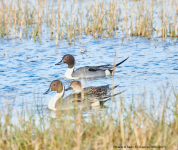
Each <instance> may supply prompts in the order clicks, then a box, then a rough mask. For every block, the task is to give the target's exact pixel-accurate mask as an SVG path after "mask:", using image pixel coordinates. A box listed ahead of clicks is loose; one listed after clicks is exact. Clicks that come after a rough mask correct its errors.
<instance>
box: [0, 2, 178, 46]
mask: <svg viewBox="0 0 178 150" xmlns="http://www.w3.org/2000/svg"><path fill="white" fill-rule="evenodd" d="M0 3H1V5H0V17H1V20H0V34H1V38H4V37H6V38H7V39H8V38H17V37H19V38H20V39H22V38H24V37H27V39H28V38H33V39H34V41H37V40H39V41H41V38H43V36H42V34H43V35H44V34H45V36H44V37H46V35H50V38H51V39H54V40H56V44H58V40H62V39H68V42H69V43H71V42H72V41H73V40H74V39H76V38H79V40H80V38H81V37H82V36H87V35H89V34H90V35H92V36H93V37H94V38H99V37H102V38H108V37H116V38H118V31H122V32H123V33H124V34H125V36H128V39H129V36H145V37H147V38H148V39H151V37H153V38H155V37H157V38H159V37H161V38H162V39H163V42H164V41H165V40H166V37H171V38H173V37H175V38H177V36H178V35H177V30H178V28H177V12H178V7H177V5H178V4H177V1H174V0H165V1H161V0H160V1H159V0H158V1H156V2H155V1H154V0H151V1H145V0H137V1H136V0H131V1H121V0H117V1H116V0H108V1H104V0H101V1H97V0H92V1H90V3H89V2H85V1H82V2H77V1H71V2H63V1H54V2H49V1H47V0H39V1H34V2H32V1H30V0H27V1H23V0H18V1H17V3H14V1H8V2H4V1H1V2H0ZM46 29H48V30H46ZM44 30H45V31H46V32H44ZM24 33H25V34H24ZM24 35H25V36H24Z"/></svg>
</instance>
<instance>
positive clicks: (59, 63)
mask: <svg viewBox="0 0 178 150" xmlns="http://www.w3.org/2000/svg"><path fill="white" fill-rule="evenodd" d="M63 63H64V62H63V60H61V61H60V62H58V63H56V64H55V65H61V64H63Z"/></svg>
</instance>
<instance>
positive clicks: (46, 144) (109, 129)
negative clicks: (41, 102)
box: [0, 90, 178, 150]
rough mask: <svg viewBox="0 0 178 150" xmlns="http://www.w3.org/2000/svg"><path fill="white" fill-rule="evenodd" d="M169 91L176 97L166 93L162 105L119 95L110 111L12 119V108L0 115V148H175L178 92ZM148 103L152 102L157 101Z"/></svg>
mask: <svg viewBox="0 0 178 150" xmlns="http://www.w3.org/2000/svg"><path fill="white" fill-rule="evenodd" d="M170 94H173V95H174V98H173V99H172V98H169V96H166V95H164V94H163V95H162V96H161V97H160V103H161V105H159V106H158V107H155V106H154V105H153V106H151V108H150V109H147V108H148V107H147V104H146V103H145V99H144V96H140V98H137V99H135V101H136V103H133V102H132V103H131V104H129V105H128V104H126V103H125V102H124V99H123V98H121V97H120V98H119V99H118V100H117V101H118V105H119V106H118V109H114V107H111V108H110V111H106V113H99V112H100V111H95V110H93V113H88V112H89V111H85V113H84V110H82V111H81V110H71V111H56V116H57V117H56V118H52V117H50V115H48V113H47V114H43V113H40V112H39V113H36V114H33V115H32V114H31V115H30V113H29V112H26V115H24V114H23V113H21V114H20V113H18V114H17V116H18V117H17V118H16V119H15V120H14V119H13V116H14V115H15V114H14V113H13V114H10V113H8V112H10V110H9V111H7V113H5V115H1V128H0V149H2V150H10V149H12V150H17V149H18V150H19V149H20V150H25V149H34V150H38V149H49V150H54V149H67V150H68V149H77V150H79V149H81V150H84V149H87V150H92V149H95V150H99V149H101V150H104V149H105V150H107V149H122V148H118V146H120V147H121V146H126V147H127V149H144V148H141V146H143V147H145V146H148V147H149V146H150V148H145V149H163V150H164V149H167V150H177V149H178V142H177V141H178V94H177V93H176V91H175V90H174V91H173V92H172V93H170ZM168 95H169V94H168ZM150 101H151V102H150V103H153V104H154V99H152V98H150ZM111 104H112V103H111ZM170 104H171V105H170ZM168 105H169V106H168ZM1 114H2V113H1ZM116 114H117V117H116ZM24 116H26V117H24ZM27 116H28V117H27ZM86 116H87V117H86ZM37 120H38V123H37ZM151 146H155V148H153V147H151ZM128 147H132V148H128ZM125 149H126V148H125Z"/></svg>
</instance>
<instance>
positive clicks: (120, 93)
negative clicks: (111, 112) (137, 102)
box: [111, 90, 126, 97]
mask: <svg viewBox="0 0 178 150" xmlns="http://www.w3.org/2000/svg"><path fill="white" fill-rule="evenodd" d="M125 91H126V90H124V91H121V92H119V93H116V94H113V95H111V97H114V96H116V95H119V94H121V93H124V92H125Z"/></svg>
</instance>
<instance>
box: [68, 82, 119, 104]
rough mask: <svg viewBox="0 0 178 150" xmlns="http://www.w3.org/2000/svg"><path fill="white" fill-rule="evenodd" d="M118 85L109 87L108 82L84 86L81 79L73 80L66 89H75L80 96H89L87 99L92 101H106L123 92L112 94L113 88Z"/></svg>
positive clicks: (81, 97) (83, 97)
mask: <svg viewBox="0 0 178 150" xmlns="http://www.w3.org/2000/svg"><path fill="white" fill-rule="evenodd" d="M116 87H118V85H116V86H114V87H109V84H108V85H103V86H97V87H96V86H91V87H86V88H83V87H82V84H81V82H80V81H73V82H72V83H71V84H70V87H69V88H68V89H66V90H65V91H68V90H74V91H75V94H78V97H80V99H85V98H86V97H87V100H89V101H90V102H96V101H99V102H105V101H107V100H108V99H110V98H111V97H113V96H116V95H118V94H121V93H122V92H119V93H117V94H114V95H111V90H114V89H115V88H116ZM100 104H101V103H100Z"/></svg>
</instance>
